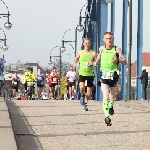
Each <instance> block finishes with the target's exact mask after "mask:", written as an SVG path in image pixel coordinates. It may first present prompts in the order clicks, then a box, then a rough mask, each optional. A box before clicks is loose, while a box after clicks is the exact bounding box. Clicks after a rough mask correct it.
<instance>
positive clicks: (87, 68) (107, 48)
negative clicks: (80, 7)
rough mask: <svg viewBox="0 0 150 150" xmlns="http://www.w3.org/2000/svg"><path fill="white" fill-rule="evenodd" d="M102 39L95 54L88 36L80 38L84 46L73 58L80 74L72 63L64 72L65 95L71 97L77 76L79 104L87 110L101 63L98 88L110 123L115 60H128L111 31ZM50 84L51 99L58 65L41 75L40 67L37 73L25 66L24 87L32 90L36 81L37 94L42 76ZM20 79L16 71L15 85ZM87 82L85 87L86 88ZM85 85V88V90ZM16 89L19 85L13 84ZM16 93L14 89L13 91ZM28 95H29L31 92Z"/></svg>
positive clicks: (114, 82) (55, 94)
mask: <svg viewBox="0 0 150 150" xmlns="http://www.w3.org/2000/svg"><path fill="white" fill-rule="evenodd" d="M103 41H104V43H105V45H104V46H100V47H99V53H98V54H97V53H96V52H95V51H94V50H91V39H89V38H85V39H84V41H83V46H84V49H83V50H80V51H79V52H78V53H77V55H76V57H75V59H74V67H75V68H76V67H77V63H78V62H79V65H80V66H79V77H77V74H76V71H74V67H70V70H69V71H68V72H67V74H66V87H67V90H68V96H67V97H68V99H70V100H73V99H74V91H75V84H76V80H77V78H78V80H79V89H80V93H81V98H80V104H81V105H82V106H83V109H84V110H85V111H88V105H87V104H88V101H89V100H90V99H91V95H92V89H93V81H94V74H93V72H94V67H97V66H99V65H100V72H99V76H100V81H99V83H100V84H99V85H101V90H102V93H103V111H104V114H105V116H106V117H105V123H106V124H107V125H108V126H111V125H112V123H111V119H110V116H111V115H113V114H114V107H113V106H114V103H115V97H116V90H117V87H116V85H117V83H118V79H119V75H118V74H117V72H118V70H119V68H118V64H119V63H121V64H123V65H126V64H127V61H126V59H125V57H124V55H123V54H122V50H121V49H120V48H119V47H118V46H115V45H113V42H114V36H113V33H112V32H105V33H104V38H103ZM45 79H46V82H47V84H48V86H49V90H50V96H51V97H53V98H54V99H57V95H58V85H59V82H60V79H59V75H58V73H57V69H56V68H53V69H52V71H51V72H50V73H49V74H47V75H46V77H44V75H43V74H42V73H41V70H38V74H37V75H35V73H34V72H33V68H28V70H27V72H25V90H26V91H33V89H34V85H35V83H36V82H37V87H38V97H40V94H41V92H42V91H43V87H44V80H45ZM19 81H20V79H19V78H18V76H17V73H16V74H15V76H14V77H13V79H12V83H13V85H14V87H15V86H16V85H18V83H19ZM85 83H86V88H85ZM85 89H86V91H85ZM15 90H16V91H17V90H18V88H17V86H16V88H15ZM14 94H15V93H14ZM29 95H30V98H31V97H32V95H31V94H30V92H29Z"/></svg>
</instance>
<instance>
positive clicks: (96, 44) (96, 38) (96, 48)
mask: <svg viewBox="0 0 150 150" xmlns="http://www.w3.org/2000/svg"><path fill="white" fill-rule="evenodd" d="M95 50H96V53H97V54H98V53H99V50H98V0H96V33H95ZM95 72H96V73H95V86H96V89H97V90H98V86H97V83H98V77H97V72H98V69H97V67H95ZM99 90H100V89H99ZM96 93H97V92H96ZM95 98H96V100H98V94H96V95H95Z"/></svg>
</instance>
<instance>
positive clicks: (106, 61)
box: [100, 46, 118, 71]
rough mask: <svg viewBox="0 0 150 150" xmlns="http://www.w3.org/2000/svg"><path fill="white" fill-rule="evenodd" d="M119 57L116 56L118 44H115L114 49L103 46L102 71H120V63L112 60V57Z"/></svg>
mask: <svg viewBox="0 0 150 150" xmlns="http://www.w3.org/2000/svg"><path fill="white" fill-rule="evenodd" d="M114 57H117V56H116V46H114V47H113V48H112V49H109V50H108V49H106V48H105V47H104V48H103V50H102V52H101V60H100V63H101V66H100V70H101V71H118V64H117V62H112V58H114Z"/></svg>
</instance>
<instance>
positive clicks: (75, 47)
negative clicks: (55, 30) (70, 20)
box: [74, 28, 78, 57]
mask: <svg viewBox="0 0 150 150" xmlns="http://www.w3.org/2000/svg"><path fill="white" fill-rule="evenodd" d="M77 32H78V31H77V29H76V28H75V46H74V49H75V51H74V53H75V54H74V55H75V57H76V54H77Z"/></svg>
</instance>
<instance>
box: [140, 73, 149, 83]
mask: <svg viewBox="0 0 150 150" xmlns="http://www.w3.org/2000/svg"><path fill="white" fill-rule="evenodd" d="M140 79H141V83H142V84H146V85H148V72H146V70H143V71H142V74H141V76H140Z"/></svg>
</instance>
